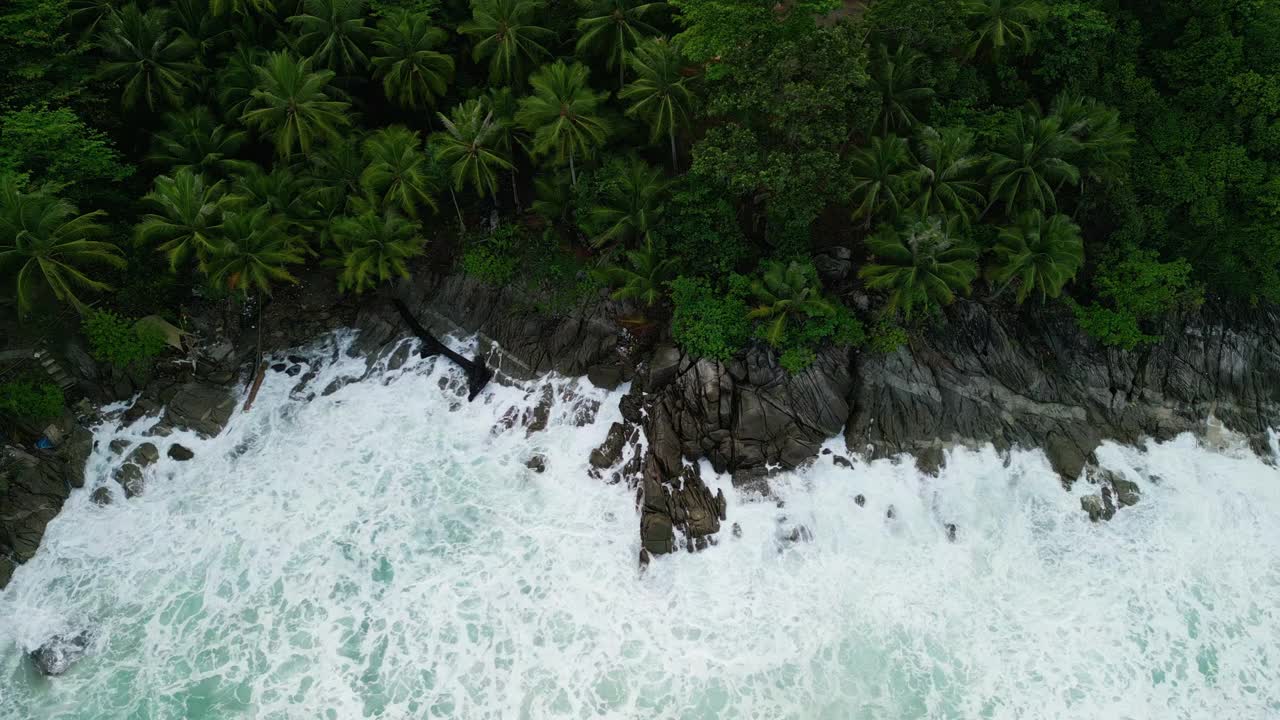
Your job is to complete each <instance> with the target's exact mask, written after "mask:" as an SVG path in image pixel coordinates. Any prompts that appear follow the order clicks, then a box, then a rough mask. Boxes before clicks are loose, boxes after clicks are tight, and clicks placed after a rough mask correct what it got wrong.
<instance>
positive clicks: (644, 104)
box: [618, 38, 694, 170]
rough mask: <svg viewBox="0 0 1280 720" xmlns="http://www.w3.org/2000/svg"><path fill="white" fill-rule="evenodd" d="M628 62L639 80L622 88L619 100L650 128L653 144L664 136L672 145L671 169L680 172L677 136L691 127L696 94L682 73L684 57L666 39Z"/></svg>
mask: <svg viewBox="0 0 1280 720" xmlns="http://www.w3.org/2000/svg"><path fill="white" fill-rule="evenodd" d="M627 62H628V63H629V64H630V65H631V69H632V71H633V72H635V75H636V79H635V80H634V81H632V82H631V83H629V84H627V86H626V87H624V88H622V91H621V92H619V93H618V99H620V100H625V101H627V103H628V106H627V115H630V116H632V117H638V118H640V119H642V120H644V121H645V122H646V123H648V124H649V141H650V142H653V143H657V142H658V141H659V139H661V138H662V137H663V136H665V137H666V138H667V141H668V143H669V144H670V145H671V168H672V169H673V170H678V169H679V163H678V161H677V159H676V133H677V132H678V131H680V130H681V129H682V128H684V127H685V126H686V125H688V124H689V115H690V113H691V111H692V108H693V100H694V96H693V91H692V90H690V89H689V87H688V85H687V84H686V83H687V80H688V78H686V77H685V76H684V73H683V72H682V70H683V68H684V57H683V56H682V55H681V53H680V47H679V45H677V44H675V43H672V42H670V41H668V40H667V39H666V38H651V39H649V40H645V41H643V42H641V43H639V44H638V45H636V47H635V49H634V50H633V51H632V52H630V53H628V55H627Z"/></svg>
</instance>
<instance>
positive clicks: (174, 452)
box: [169, 443, 196, 462]
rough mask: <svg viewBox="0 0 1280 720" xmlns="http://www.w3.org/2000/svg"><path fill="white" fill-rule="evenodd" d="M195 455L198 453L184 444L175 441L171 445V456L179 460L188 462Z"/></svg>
mask: <svg viewBox="0 0 1280 720" xmlns="http://www.w3.org/2000/svg"><path fill="white" fill-rule="evenodd" d="M195 456H196V454H195V453H194V452H192V451H191V450H190V449H188V448H187V447H186V446H184V445H179V444H178V443H174V444H172V445H170V446H169V457H171V458H173V459H174V460H177V461H178V462H186V461H187V460H190V459H191V458H193V457H195Z"/></svg>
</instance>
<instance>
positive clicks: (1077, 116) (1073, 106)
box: [1049, 92, 1134, 180]
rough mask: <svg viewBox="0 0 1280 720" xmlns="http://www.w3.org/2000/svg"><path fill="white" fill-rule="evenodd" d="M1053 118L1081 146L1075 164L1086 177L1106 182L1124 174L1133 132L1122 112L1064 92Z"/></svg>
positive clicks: (1052, 108) (1053, 107) (1051, 113)
mask: <svg viewBox="0 0 1280 720" xmlns="http://www.w3.org/2000/svg"><path fill="white" fill-rule="evenodd" d="M1049 113H1050V115H1051V116H1053V117H1055V118H1057V119H1058V123H1059V124H1060V125H1061V127H1062V130H1063V132H1066V133H1067V134H1069V135H1071V137H1072V138H1073V139H1074V140H1075V141H1076V143H1077V151H1076V154H1075V156H1074V157H1073V160H1074V164H1075V165H1076V166H1077V167H1079V168H1080V170H1081V171H1082V172H1083V174H1084V175H1087V176H1088V177H1090V178H1092V179H1094V180H1105V179H1107V178H1111V177H1115V176H1116V175H1119V174H1120V173H1122V172H1123V170H1124V168H1125V165H1126V164H1127V163H1128V161H1129V151H1130V150H1131V149H1132V147H1133V143H1134V137H1133V129H1132V128H1130V127H1127V126H1125V125H1124V123H1122V122H1121V121H1120V112H1119V111H1118V110H1113V109H1111V108H1109V107H1107V106H1105V105H1103V104H1102V103H1100V102H1098V101H1097V100H1094V99H1092V98H1086V97H1083V96H1081V95H1076V94H1074V93H1070V92H1064V93H1062V94H1060V95H1059V96H1058V97H1056V98H1054V101H1053V105H1052V106H1051V107H1050V111H1049Z"/></svg>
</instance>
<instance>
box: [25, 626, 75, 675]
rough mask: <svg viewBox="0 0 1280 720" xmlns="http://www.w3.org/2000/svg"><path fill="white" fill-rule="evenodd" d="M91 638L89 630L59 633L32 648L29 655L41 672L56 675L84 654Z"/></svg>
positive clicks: (68, 667) (63, 671) (64, 670)
mask: <svg viewBox="0 0 1280 720" xmlns="http://www.w3.org/2000/svg"><path fill="white" fill-rule="evenodd" d="M90 640H91V638H90V636H89V633H87V632H78V633H75V634H70V635H57V636H54V637H52V638H50V639H49V640H48V641H46V642H45V643H44V644H43V645H41V646H40V647H38V648H36V649H35V650H32V651H31V653H29V655H28V657H30V658H31V663H32V664H33V665H35V667H36V670H39V671H40V673H41V674H43V675H47V676H49V677H56V676H58V675H61V674H63V673H65V672H66V671H67V670H68V669H70V667H71V665H72V664H73V663H75V661H77V660H79V659H80V658H81V657H83V656H84V654H85V651H87V650H88V649H89V641H90Z"/></svg>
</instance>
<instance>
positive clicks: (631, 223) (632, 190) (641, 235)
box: [583, 157, 667, 247]
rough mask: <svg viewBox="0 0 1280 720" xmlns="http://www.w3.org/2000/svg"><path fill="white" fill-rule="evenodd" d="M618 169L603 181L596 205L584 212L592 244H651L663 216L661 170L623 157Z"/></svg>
mask: <svg viewBox="0 0 1280 720" xmlns="http://www.w3.org/2000/svg"><path fill="white" fill-rule="evenodd" d="M612 167H616V166H615V165H613V164H611V166H610V168H612ZM620 170H621V171H620V172H618V173H617V175H616V176H615V177H613V178H610V181H608V182H606V183H605V186H604V189H603V192H602V193H601V197H600V201H599V204H597V205H594V206H592V207H589V208H586V210H585V213H584V215H585V217H584V222H583V227H584V228H585V229H588V230H589V232H591V234H592V237H591V244H592V245H593V246H595V247H600V246H602V245H605V244H608V243H611V242H616V241H621V242H624V243H629V242H631V241H632V240H636V239H638V240H641V241H643V242H645V243H646V244H648V243H651V242H652V241H653V233H654V231H655V230H657V227H658V221H659V219H660V218H661V216H662V201H663V199H664V198H665V197H666V191H667V181H666V180H665V179H663V177H662V171H661V170H660V169H658V168H655V167H653V166H651V165H649V164H648V163H646V162H645V161H643V160H641V159H639V158H635V157H633V158H630V159H629V160H626V161H625V162H624V163H623V164H622V167H621V169H620Z"/></svg>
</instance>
